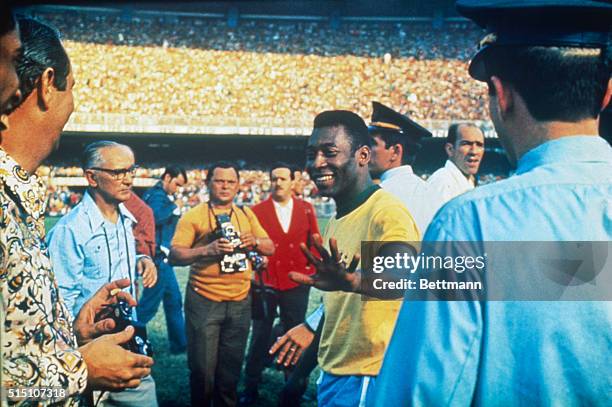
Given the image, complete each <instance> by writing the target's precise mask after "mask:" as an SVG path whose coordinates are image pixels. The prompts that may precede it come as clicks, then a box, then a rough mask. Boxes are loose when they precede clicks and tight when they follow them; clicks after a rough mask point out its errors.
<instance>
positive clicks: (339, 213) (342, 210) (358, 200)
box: [336, 185, 380, 219]
mask: <svg viewBox="0 0 612 407" xmlns="http://www.w3.org/2000/svg"><path fill="white" fill-rule="evenodd" d="M379 189H380V186H379V185H372V186H371V187H369V188H366V189H365V190H363V191H361V193H360V194H359V195H357V197H355V199H352V200H351V201H350V202H346V203H345V204H344V205H341V204H339V203H338V202H336V219H340V218H341V217H343V216H345V215H348V214H349V213H351V212H353V211H354V210H355V209H357V208H358V207H360V206H361V204H363V203H364V202H365V201H367V200H368V198H370V196H372V194H373V193H374V192H376V191H378V190H379Z"/></svg>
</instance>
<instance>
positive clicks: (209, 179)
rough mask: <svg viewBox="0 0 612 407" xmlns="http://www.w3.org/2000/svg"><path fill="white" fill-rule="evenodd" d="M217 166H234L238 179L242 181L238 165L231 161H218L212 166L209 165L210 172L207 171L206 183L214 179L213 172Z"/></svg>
mask: <svg viewBox="0 0 612 407" xmlns="http://www.w3.org/2000/svg"><path fill="white" fill-rule="evenodd" d="M217 168H224V169H225V168H233V169H234V171H236V177H237V179H238V181H240V172H239V171H238V166H237V165H236V164H233V163H231V162H229V161H217V162H216V163H213V164H212V165H211V166H210V167H208V172H207V173H206V183H209V182H210V181H211V179H212V176H213V173H214V172H215V170H216V169H217Z"/></svg>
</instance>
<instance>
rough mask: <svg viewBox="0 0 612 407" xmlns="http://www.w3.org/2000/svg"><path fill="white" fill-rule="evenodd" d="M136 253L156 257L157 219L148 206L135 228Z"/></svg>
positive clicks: (143, 209)
mask: <svg viewBox="0 0 612 407" xmlns="http://www.w3.org/2000/svg"><path fill="white" fill-rule="evenodd" d="M134 239H135V240H136V252H137V253H138V254H144V255H147V256H149V257H151V258H153V257H154V256H155V219H154V218H153V211H152V210H151V208H149V207H148V206H144V207H143V208H142V212H141V214H140V217H139V219H138V223H136V226H135V227H134Z"/></svg>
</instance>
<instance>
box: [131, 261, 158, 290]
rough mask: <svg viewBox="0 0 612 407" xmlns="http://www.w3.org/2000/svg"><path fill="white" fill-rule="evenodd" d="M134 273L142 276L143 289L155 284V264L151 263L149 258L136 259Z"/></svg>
mask: <svg viewBox="0 0 612 407" xmlns="http://www.w3.org/2000/svg"><path fill="white" fill-rule="evenodd" d="M136 271H137V272H138V274H139V275H141V276H142V285H143V287H144V288H151V287H153V286H154V285H155V283H156V282H157V267H155V263H153V260H151V258H150V257H148V256H144V257H141V258H140V259H138V262H137V263H136Z"/></svg>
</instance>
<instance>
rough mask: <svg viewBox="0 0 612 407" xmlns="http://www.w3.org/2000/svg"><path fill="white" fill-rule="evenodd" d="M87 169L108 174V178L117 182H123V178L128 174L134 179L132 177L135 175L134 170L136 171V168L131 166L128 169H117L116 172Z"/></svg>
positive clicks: (102, 169) (97, 168) (98, 168)
mask: <svg viewBox="0 0 612 407" xmlns="http://www.w3.org/2000/svg"><path fill="white" fill-rule="evenodd" d="M88 169H90V170H95V171H102V172H105V173H107V174H110V176H111V177H113V179H115V180H117V181H123V180H124V179H125V177H127V175H128V174H130V175H131V176H132V177H134V175H136V170H137V169H138V166H137V165H132V166H131V167H130V168H119V169H116V170H114V169H111V168H100V167H91V168H88Z"/></svg>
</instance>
